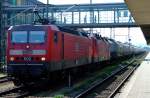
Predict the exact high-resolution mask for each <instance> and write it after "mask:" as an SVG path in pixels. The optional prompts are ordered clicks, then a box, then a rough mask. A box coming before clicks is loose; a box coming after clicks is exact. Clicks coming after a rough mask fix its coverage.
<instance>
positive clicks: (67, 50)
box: [7, 25, 93, 78]
mask: <svg viewBox="0 0 150 98" xmlns="http://www.w3.org/2000/svg"><path fill="white" fill-rule="evenodd" d="M66 31H67V30H66V29H65V30H64V31H63V30H61V31H60V30H59V28H58V27H57V26H55V25H44V26H40V25H39V26H38V25H37V26H36V25H35V26H33V25H23V26H14V27H11V28H10V29H9V33H8V40H7V65H8V74H9V75H13V76H15V77H18V78H22V77H21V76H23V75H24V76H27V77H28V76H30V77H44V75H45V76H47V73H50V72H53V71H60V70H65V69H67V68H73V67H77V66H80V65H85V64H89V63H91V62H92V56H93V52H92V51H93V50H92V40H91V39H90V38H89V37H88V36H85V35H84V34H83V33H82V32H81V33H80V32H74V31H68V32H66ZM70 32H71V33H72V32H73V33H72V34H71V33H70ZM16 75H17V76H16Z"/></svg>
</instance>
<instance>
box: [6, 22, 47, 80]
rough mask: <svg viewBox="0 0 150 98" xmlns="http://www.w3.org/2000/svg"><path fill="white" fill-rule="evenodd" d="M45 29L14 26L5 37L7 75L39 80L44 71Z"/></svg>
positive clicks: (41, 27) (45, 56) (45, 54)
mask: <svg viewBox="0 0 150 98" xmlns="http://www.w3.org/2000/svg"><path fill="white" fill-rule="evenodd" d="M46 37H47V28H46V27H44V26H33V25H24V26H14V27H11V28H10V29H9V31H8V36H7V71H8V75H9V76H12V77H15V78H18V79H20V80H21V79H22V78H23V79H29V78H40V77H42V75H44V72H45V71H44V70H46V66H45V65H46V63H47V61H48V57H47V52H48V51H47V38H46Z"/></svg>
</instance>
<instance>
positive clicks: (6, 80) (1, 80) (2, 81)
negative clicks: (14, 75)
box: [0, 76, 11, 83]
mask: <svg viewBox="0 0 150 98" xmlns="http://www.w3.org/2000/svg"><path fill="white" fill-rule="evenodd" d="M9 81H11V79H9V77H7V76H5V77H1V78H0V83H4V82H9Z"/></svg>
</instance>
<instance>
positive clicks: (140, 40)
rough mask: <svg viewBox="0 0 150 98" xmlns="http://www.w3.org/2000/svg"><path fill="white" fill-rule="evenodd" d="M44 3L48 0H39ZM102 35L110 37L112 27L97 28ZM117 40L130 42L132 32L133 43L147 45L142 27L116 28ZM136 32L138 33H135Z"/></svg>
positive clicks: (77, 0) (57, 0) (67, 0)
mask: <svg viewBox="0 0 150 98" xmlns="http://www.w3.org/2000/svg"><path fill="white" fill-rule="evenodd" d="M39 1H41V2H43V3H47V0H39ZM123 2H124V0H92V3H123ZM88 3H90V0H49V4H55V5H59V4H60V5H61V4H88ZM96 30H97V32H100V33H101V35H102V36H105V37H110V30H111V29H110V28H102V29H98V28H97V29H96ZM114 31H115V35H116V36H115V40H118V41H121V42H128V36H127V35H128V32H130V37H131V43H132V44H134V45H138V46H145V45H146V41H145V38H144V35H143V33H142V31H141V29H140V28H131V29H130V31H128V28H116V29H114ZM135 33H136V34H135ZM122 35H123V36H122Z"/></svg>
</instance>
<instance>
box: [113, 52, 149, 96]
mask: <svg viewBox="0 0 150 98" xmlns="http://www.w3.org/2000/svg"><path fill="white" fill-rule="evenodd" d="M146 59H147V60H146V61H143V62H142V64H141V65H140V66H139V67H138V69H137V70H136V71H135V72H134V74H133V75H132V76H131V78H130V79H129V81H127V83H126V84H125V85H124V87H123V88H122V89H121V90H120V92H119V93H118V94H117V95H116V96H115V97H114V98H150V53H149V54H148V55H147V57H146Z"/></svg>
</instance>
